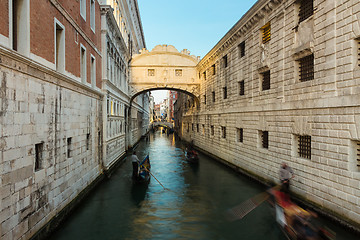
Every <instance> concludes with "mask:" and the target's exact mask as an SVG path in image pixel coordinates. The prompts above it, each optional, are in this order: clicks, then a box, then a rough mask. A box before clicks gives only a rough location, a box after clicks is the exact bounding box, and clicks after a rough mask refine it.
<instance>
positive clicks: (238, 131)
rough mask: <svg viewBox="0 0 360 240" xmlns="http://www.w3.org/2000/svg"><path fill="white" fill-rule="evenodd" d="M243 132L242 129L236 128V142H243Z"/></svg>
mask: <svg viewBox="0 0 360 240" xmlns="http://www.w3.org/2000/svg"><path fill="white" fill-rule="evenodd" d="M243 134H244V130H243V129H242V128H236V140H237V142H243V140H244V139H243Z"/></svg>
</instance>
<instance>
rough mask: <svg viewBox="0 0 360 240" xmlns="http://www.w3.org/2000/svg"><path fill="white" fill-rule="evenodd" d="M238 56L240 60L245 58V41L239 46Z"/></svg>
mask: <svg viewBox="0 0 360 240" xmlns="http://www.w3.org/2000/svg"><path fill="white" fill-rule="evenodd" d="M239 56H240V57H241V58H242V57H244V56H245V41H243V42H242V43H240V44H239Z"/></svg>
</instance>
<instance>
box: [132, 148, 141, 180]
mask: <svg viewBox="0 0 360 240" xmlns="http://www.w3.org/2000/svg"><path fill="white" fill-rule="evenodd" d="M130 159H131V162H132V166H133V177H137V175H138V167H139V162H140V160H139V158H138V157H137V156H136V151H133V153H132V155H131V156H130Z"/></svg>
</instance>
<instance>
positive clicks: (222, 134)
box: [221, 127, 226, 138]
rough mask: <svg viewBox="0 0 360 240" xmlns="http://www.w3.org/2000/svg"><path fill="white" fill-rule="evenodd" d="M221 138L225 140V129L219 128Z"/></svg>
mask: <svg viewBox="0 0 360 240" xmlns="http://www.w3.org/2000/svg"><path fill="white" fill-rule="evenodd" d="M221 137H222V138H226V127H221Z"/></svg>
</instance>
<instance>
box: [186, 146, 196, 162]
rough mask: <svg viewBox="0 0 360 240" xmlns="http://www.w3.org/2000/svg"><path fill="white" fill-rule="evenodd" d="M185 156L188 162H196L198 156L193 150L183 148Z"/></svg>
mask: <svg viewBox="0 0 360 240" xmlns="http://www.w3.org/2000/svg"><path fill="white" fill-rule="evenodd" d="M185 158H186V160H187V161H188V162H190V163H198V162H199V156H198V153H197V152H196V151H195V150H188V149H187V150H185Z"/></svg>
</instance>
